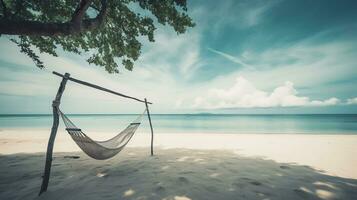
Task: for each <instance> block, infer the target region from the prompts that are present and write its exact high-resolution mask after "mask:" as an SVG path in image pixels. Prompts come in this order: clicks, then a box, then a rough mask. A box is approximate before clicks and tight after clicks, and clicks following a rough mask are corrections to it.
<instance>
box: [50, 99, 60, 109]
mask: <svg viewBox="0 0 357 200" xmlns="http://www.w3.org/2000/svg"><path fill="white" fill-rule="evenodd" d="M59 105H60V102H59V101H56V100H55V101H52V107H58V106H59Z"/></svg>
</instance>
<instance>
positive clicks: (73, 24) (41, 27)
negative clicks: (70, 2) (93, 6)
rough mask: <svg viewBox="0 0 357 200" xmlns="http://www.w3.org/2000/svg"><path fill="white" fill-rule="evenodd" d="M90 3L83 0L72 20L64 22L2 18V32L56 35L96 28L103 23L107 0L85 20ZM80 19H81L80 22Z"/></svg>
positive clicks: (103, 0) (0, 30) (8, 33)
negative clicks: (91, 16) (95, 14)
mask: <svg viewBox="0 0 357 200" xmlns="http://www.w3.org/2000/svg"><path fill="white" fill-rule="evenodd" d="M89 4H90V1H87V0H83V1H81V2H80V4H79V5H78V7H77V9H76V11H75V12H74V14H73V16H72V19H71V21H68V22H64V23H43V22H39V21H30V20H22V21H15V20H8V19H5V18H4V19H0V34H7V35H40V36H56V35H73V34H78V33H81V32H86V31H89V30H93V29H96V28H97V27H99V26H100V25H101V24H102V23H103V21H104V18H105V16H106V14H107V0H102V1H101V4H102V7H101V10H100V12H99V13H98V15H97V16H96V17H95V18H91V19H85V20H83V17H84V15H85V11H86V10H87V9H88V7H89ZM84 9H85V10H84ZM78 20H80V21H79V22H78Z"/></svg>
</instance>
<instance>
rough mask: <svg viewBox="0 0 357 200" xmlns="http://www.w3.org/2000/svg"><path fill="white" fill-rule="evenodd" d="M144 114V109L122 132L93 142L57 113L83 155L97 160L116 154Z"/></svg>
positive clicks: (127, 140) (124, 144)
mask: <svg viewBox="0 0 357 200" xmlns="http://www.w3.org/2000/svg"><path fill="white" fill-rule="evenodd" d="M145 113H146V109H145V111H144V112H143V114H141V115H139V117H138V118H136V120H134V121H133V122H132V123H130V124H129V125H128V126H127V127H126V128H125V129H124V130H123V131H121V132H120V133H119V134H118V135H116V136H114V137H113V138H111V139H109V140H105V141H95V140H93V139H91V138H90V137H88V136H87V135H86V134H85V133H83V132H82V130H81V129H80V128H78V127H77V126H76V125H74V123H73V122H72V121H71V120H70V119H69V118H68V117H67V116H66V115H65V114H63V113H62V112H61V111H59V114H60V115H61V117H62V119H63V122H64V124H65V126H66V130H67V132H68V133H69V135H70V136H71V137H72V139H73V140H74V142H76V144H77V145H78V146H79V148H81V149H82V150H83V152H84V153H86V154H87V155H88V156H90V157H92V158H94V159H97V160H105V159H109V158H111V157H113V156H115V155H116V154H118V153H119V152H120V151H121V150H122V149H123V148H124V147H125V146H126V145H127V144H128V143H129V141H130V139H131V138H132V137H133V135H134V133H135V131H136V130H137V129H138V127H139V126H140V123H141V119H142V117H143V115H144V114H145Z"/></svg>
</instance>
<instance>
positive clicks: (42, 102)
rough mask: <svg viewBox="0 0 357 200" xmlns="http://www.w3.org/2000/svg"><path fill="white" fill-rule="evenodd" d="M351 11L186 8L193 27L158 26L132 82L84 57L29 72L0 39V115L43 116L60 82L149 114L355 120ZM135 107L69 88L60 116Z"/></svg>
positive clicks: (355, 44) (63, 58)
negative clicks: (147, 107) (67, 77)
mask: <svg viewBox="0 0 357 200" xmlns="http://www.w3.org/2000/svg"><path fill="white" fill-rule="evenodd" d="M356 11H357V2H356V1H353V0H351V1H346V0H344V1H338V0H335V1H332V0H315V1H303V0H276V1H262V0H260V1H255V0H249V1H248V0H246V1H238V0H226V1H213V0H211V1H203V0H195V1H189V13H190V15H191V16H192V17H193V19H194V21H195V22H196V24H197V26H196V27H195V28H193V29H190V30H189V31H188V33H186V34H184V35H179V36H177V34H176V33H174V32H173V30H172V29H171V28H169V27H162V26H159V28H158V30H157V31H156V42H155V43H149V42H146V41H144V46H143V51H142V55H141V57H140V59H139V60H138V62H136V68H135V69H134V71H133V72H128V71H125V70H123V69H122V70H121V73H120V74H116V75H110V74H107V73H106V72H104V70H103V69H101V68H99V67H96V66H90V65H88V64H87V63H86V62H85V59H86V57H85V56H83V57H81V56H77V55H72V54H68V53H64V52H62V51H61V50H59V54H60V57H59V58H54V57H51V56H49V55H41V58H42V59H43V60H44V61H45V64H46V65H47V66H48V68H47V69H46V70H40V69H37V68H36V67H35V66H34V65H33V63H32V61H31V60H30V59H28V58H27V57H26V56H24V55H22V54H21V53H19V50H18V49H17V47H16V46H15V45H14V44H12V43H11V42H9V41H8V38H7V37H4V36H3V37H1V38H0V52H1V54H0V105H1V107H0V113H1V114H8V113H50V112H51V107H50V105H51V101H52V99H53V97H54V95H55V93H56V90H57V88H58V84H59V82H60V79H59V78H58V77H56V76H54V75H52V74H51V73H50V72H51V71H52V70H55V71H58V72H61V73H64V72H69V73H71V75H72V76H73V77H76V78H80V79H83V80H86V81H90V82H93V83H96V84H99V85H102V86H105V87H108V88H111V89H113V90H117V91H119V92H123V93H126V94H128V95H132V96H136V97H138V98H144V97H147V98H148V99H149V100H151V101H153V102H154V105H153V106H152V112H153V113H199V112H212V113H264V114H266V113H357V87H356V85H357V20H356V19H357V12H356ZM143 108H144V107H143V105H142V104H140V103H136V102H132V101H128V100H125V99H121V98H117V97H115V96H111V95H109V94H105V93H102V92H100V91H96V90H93V89H90V88H85V87H83V86H79V85H76V84H74V83H69V84H68V86H67V88H66V91H65V94H64V96H63V104H62V109H63V110H64V111H65V112H68V113H137V112H139V111H140V110H142V109H143Z"/></svg>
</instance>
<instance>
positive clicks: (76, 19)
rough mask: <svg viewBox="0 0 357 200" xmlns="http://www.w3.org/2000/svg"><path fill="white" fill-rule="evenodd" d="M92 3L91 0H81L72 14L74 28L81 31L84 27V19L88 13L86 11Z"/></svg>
mask: <svg viewBox="0 0 357 200" xmlns="http://www.w3.org/2000/svg"><path fill="white" fill-rule="evenodd" d="M90 3H91V0H81V1H80V2H79V4H78V6H77V8H76V10H75V11H74V13H73V15H72V20H71V23H72V24H73V28H74V29H76V30H77V31H80V30H81V28H82V19H83V17H84V15H85V14H86V11H87V9H88V7H89V5H90Z"/></svg>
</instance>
